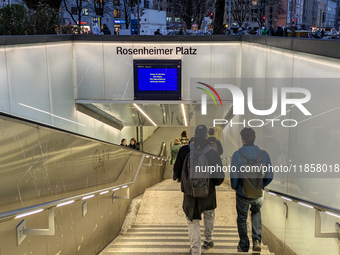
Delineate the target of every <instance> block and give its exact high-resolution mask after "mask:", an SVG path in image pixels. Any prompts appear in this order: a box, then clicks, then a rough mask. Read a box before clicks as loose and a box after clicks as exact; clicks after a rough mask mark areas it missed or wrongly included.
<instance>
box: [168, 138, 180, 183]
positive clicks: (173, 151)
mask: <svg viewBox="0 0 340 255" xmlns="http://www.w3.org/2000/svg"><path fill="white" fill-rule="evenodd" d="M181 147H182V145H181V141H180V140H179V139H178V138H175V140H174V145H172V146H171V158H170V165H172V164H175V162H176V158H177V154H178V152H179V150H180V148H181ZM173 180H174V181H176V180H178V182H180V181H181V179H177V178H176V177H175V174H173Z"/></svg>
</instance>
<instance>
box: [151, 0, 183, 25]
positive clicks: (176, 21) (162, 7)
mask: <svg viewBox="0 0 340 255" xmlns="http://www.w3.org/2000/svg"><path fill="white" fill-rule="evenodd" d="M172 4H173V0H153V9H154V10H159V11H166V26H167V28H168V29H178V28H181V27H184V23H183V19H182V18H181V17H179V16H178V15H176V13H175V11H174V8H173V6H172Z"/></svg>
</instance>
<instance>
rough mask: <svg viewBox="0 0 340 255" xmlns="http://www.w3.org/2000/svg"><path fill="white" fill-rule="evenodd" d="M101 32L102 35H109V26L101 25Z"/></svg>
mask: <svg viewBox="0 0 340 255" xmlns="http://www.w3.org/2000/svg"><path fill="white" fill-rule="evenodd" d="M101 32H103V33H104V35H110V34H111V31H110V29H109V27H108V26H107V25H106V24H104V25H103V29H102V31H101Z"/></svg>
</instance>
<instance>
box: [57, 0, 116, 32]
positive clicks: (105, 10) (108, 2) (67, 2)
mask: <svg viewBox="0 0 340 255" xmlns="http://www.w3.org/2000/svg"><path fill="white" fill-rule="evenodd" d="M62 4H63V6H64V7H65V10H66V11H67V12H68V13H69V14H70V16H71V19H72V20H73V22H74V23H75V24H77V26H78V30H80V27H81V20H82V17H83V16H85V15H86V14H85V9H87V10H88V11H89V12H96V14H97V15H99V16H101V17H104V16H105V15H106V14H108V16H111V15H112V13H113V0H87V1H86V0H62Z"/></svg>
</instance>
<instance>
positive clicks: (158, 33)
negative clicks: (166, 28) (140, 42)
mask: <svg viewBox="0 0 340 255" xmlns="http://www.w3.org/2000/svg"><path fill="white" fill-rule="evenodd" d="M154 34H155V35H162V34H161V31H160V30H159V28H158V29H157V30H156V31H155V33H154Z"/></svg>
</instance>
